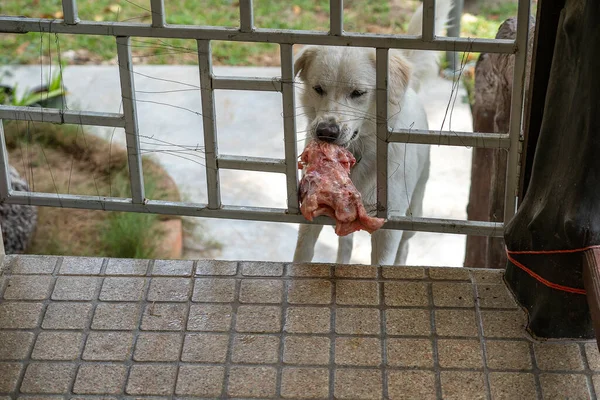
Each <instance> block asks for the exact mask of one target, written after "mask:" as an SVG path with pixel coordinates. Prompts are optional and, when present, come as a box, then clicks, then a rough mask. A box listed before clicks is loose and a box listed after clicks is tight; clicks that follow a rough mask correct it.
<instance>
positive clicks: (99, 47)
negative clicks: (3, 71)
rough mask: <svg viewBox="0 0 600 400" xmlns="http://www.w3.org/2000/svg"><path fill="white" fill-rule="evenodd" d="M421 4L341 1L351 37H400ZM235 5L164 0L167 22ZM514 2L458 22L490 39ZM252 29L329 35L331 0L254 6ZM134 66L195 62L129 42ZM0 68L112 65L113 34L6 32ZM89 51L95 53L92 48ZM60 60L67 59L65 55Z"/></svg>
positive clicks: (49, 10)
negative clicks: (61, 63)
mask: <svg viewBox="0 0 600 400" xmlns="http://www.w3.org/2000/svg"><path fill="white" fill-rule="evenodd" d="M419 3H420V2H419V1H415V0H377V1H374V0H346V1H345V2H344V9H345V13H344V16H345V17H344V28H345V30H347V31H353V32H371V33H403V32H405V30H406V25H407V23H408V19H409V18H410V15H411V14H412V12H413V11H414V10H415V9H416V7H417V6H418V4H419ZM238 7H239V5H238V1H237V0H235V1H234V0H203V1H198V0H177V1H176V0H168V1H165V10H166V20H167V23H169V24H185V25H215V26H229V27H237V26H238V25H239V20H238V19H239V10H238ZM516 7H517V6H516V1H508V2H506V3H500V4H499V5H497V6H494V7H487V8H486V7H485V6H482V7H480V8H479V10H477V12H473V13H471V14H466V15H465V16H464V17H463V21H462V24H461V31H462V36H465V37H467V36H470V37H484V38H493V37H494V36H495V34H496V31H497V29H498V26H499V25H500V23H502V21H504V20H505V19H506V18H507V17H509V16H514V15H516ZM61 9H62V8H61V0H31V1H25V2H24V1H22V0H0V14H6V15H22V16H26V17H32V18H62V12H61ZM78 9H79V15H80V17H81V18H82V19H87V20H94V21H131V22H140V23H145V24H147V23H149V22H150V21H151V13H150V11H149V10H150V0H79V1H78ZM254 19H255V25H256V26H257V27H260V28H277V29H311V30H321V31H327V30H328V26H329V0H295V1H293V2H288V1H282V0H279V1H273V0H255V1H254ZM132 45H133V55H134V61H135V62H136V63H150V64H196V63H197V53H196V44H195V41H193V40H178V39H173V40H154V39H140V38H138V39H136V38H133V39H132ZM3 49H4V51H3V52H1V53H0V64H32V63H33V64H37V63H40V60H41V61H42V62H44V63H48V62H51V61H53V60H54V61H56V60H57V58H58V55H59V54H60V53H64V52H65V51H67V50H74V51H77V52H79V53H81V54H83V55H84V57H79V58H83V59H84V60H83V61H77V60H72V59H69V60H66V61H67V62H75V63H79V62H81V63H114V62H115V55H116V44H115V41H114V38H112V37H101V36H81V35H47V34H40V33H26V34H22V35H12V34H5V35H3ZM92 49H93V50H92ZM278 51H279V48H278V46H277V45H273V44H269V43H239V42H238V43H235V42H215V43H213V57H214V60H213V61H214V63H215V64H224V65H279V54H278ZM63 58H64V57H63Z"/></svg>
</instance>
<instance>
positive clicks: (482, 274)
mask: <svg viewBox="0 0 600 400" xmlns="http://www.w3.org/2000/svg"><path fill="white" fill-rule="evenodd" d="M471 279H472V280H473V282H474V283H476V284H480V283H490V284H495V285H500V284H502V285H503V284H504V270H503V269H481V268H477V269H471Z"/></svg>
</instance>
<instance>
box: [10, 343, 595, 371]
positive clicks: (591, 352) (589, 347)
mask: <svg viewBox="0 0 600 400" xmlns="http://www.w3.org/2000/svg"><path fill="white" fill-rule="evenodd" d="M0 343H2V340H1V339H0ZM585 355H586V356H587V361H588V365H589V366H590V369H591V370H592V371H600V354H599V353H598V345H597V344H596V343H595V342H594V343H586V344H585Z"/></svg>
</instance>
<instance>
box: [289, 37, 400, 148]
mask: <svg viewBox="0 0 600 400" xmlns="http://www.w3.org/2000/svg"><path fill="white" fill-rule="evenodd" d="M375 61H376V58H375V50H374V49H364V48H352V47H312V46H311V47H307V48H305V49H303V50H302V51H301V53H300V54H298V56H297V58H296V61H295V63H294V70H295V73H296V75H298V76H299V77H300V78H301V79H302V81H303V84H304V86H303V87H302V88H301V91H302V92H301V97H300V99H301V103H302V107H303V108H304V112H305V113H306V116H307V117H308V119H309V126H308V134H309V135H312V136H313V137H314V138H316V139H319V140H323V141H326V142H331V143H335V144H338V145H342V146H348V145H350V143H352V142H353V141H354V140H355V139H356V138H358V137H359V136H360V135H361V132H365V131H366V132H375V129H374V126H375V123H376V120H375V118H376V114H375V112H376V109H375V91H376V90H375V85H376V82H375V78H376V73H375V64H376V62H375ZM410 72H411V67H410V64H409V63H408V62H407V61H406V60H405V59H404V58H402V57H401V56H400V55H391V54H390V61H389V81H388V89H389V92H388V93H389V96H388V102H389V105H390V106H391V107H390V112H392V109H397V108H398V107H399V105H400V104H401V103H402V100H403V97H404V93H405V91H406V88H407V86H408V81H409V78H410Z"/></svg>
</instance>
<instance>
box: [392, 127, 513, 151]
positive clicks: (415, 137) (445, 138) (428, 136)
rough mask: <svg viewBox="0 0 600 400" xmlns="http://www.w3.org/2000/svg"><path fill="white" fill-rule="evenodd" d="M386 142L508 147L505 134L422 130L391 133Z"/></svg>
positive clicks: (507, 138) (507, 139) (508, 142)
mask: <svg viewBox="0 0 600 400" xmlns="http://www.w3.org/2000/svg"><path fill="white" fill-rule="evenodd" d="M388 142H399V143H415V144H437V145H440V146H468V147H483V148H500V149H507V148H508V147H509V145H510V141H509V137H508V134H505V133H479V132H445V131H442V132H440V131H431V130H422V129H413V130H410V131H400V132H392V133H390V134H389V136H388Z"/></svg>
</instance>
